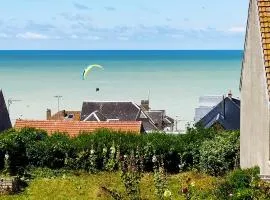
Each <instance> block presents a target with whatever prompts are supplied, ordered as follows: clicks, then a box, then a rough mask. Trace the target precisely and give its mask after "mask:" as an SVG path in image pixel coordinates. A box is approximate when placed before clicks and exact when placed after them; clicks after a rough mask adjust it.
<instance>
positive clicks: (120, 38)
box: [117, 36, 129, 41]
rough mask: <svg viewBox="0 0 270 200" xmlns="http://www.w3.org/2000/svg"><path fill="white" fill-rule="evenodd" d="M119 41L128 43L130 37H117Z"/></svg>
mask: <svg viewBox="0 0 270 200" xmlns="http://www.w3.org/2000/svg"><path fill="white" fill-rule="evenodd" d="M117 39H118V40H122V41H128V40H129V38H128V37H124V36H120V37H117Z"/></svg>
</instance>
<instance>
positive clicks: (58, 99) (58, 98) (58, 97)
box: [54, 95, 63, 112]
mask: <svg viewBox="0 0 270 200" xmlns="http://www.w3.org/2000/svg"><path fill="white" fill-rule="evenodd" d="M54 97H55V98H57V109H58V112H59V101H60V98H62V97H63V96H60V95H56V96H54Z"/></svg>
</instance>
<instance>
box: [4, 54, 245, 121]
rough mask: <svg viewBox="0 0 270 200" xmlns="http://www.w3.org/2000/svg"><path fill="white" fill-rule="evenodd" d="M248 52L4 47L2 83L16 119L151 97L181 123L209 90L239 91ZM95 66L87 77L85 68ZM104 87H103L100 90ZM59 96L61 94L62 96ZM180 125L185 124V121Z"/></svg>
mask: <svg viewBox="0 0 270 200" xmlns="http://www.w3.org/2000/svg"><path fill="white" fill-rule="evenodd" d="M242 56H243V51H241V50H239V51H238V50H233V51H230V50H224V51H223V50H219V51H214V50H213V51H212V50H211V51H206V50H202V51H200V50H196V51H192V50H189V51H184V50H179V51H175V50H172V51H167V50H160V51H157V50H154V51H152V50H126V51H125V50H115V51H114V50H98V51H73V50H70V51H60V50H59V51H34V50H33V51H21V50H20V51H0V88H1V89H2V90H3V93H4V97H5V99H6V101H8V99H12V104H10V105H9V106H8V107H9V111H10V117H11V120H12V122H13V123H14V121H15V120H16V119H18V118H21V119H45V118H46V110H47V109H48V108H49V109H51V110H52V112H53V113H54V112H57V111H58V105H59V109H60V110H62V109H65V110H81V107H82V103H83V101H133V102H135V103H138V104H140V101H141V100H145V99H149V101H150V107H151V109H154V110H160V109H162V110H166V114H167V115H168V116H170V117H172V118H177V120H179V122H178V123H182V125H183V124H186V123H188V122H190V123H192V121H193V120H194V114H195V108H196V107H198V99H199V97H200V96H204V95H226V94H227V93H228V91H229V90H231V91H232V93H233V96H235V97H238V96H239V80H240V71H241V62H242ZM91 64H99V65H102V66H103V68H104V69H103V70H102V69H99V68H94V69H93V70H92V71H91V72H90V73H89V74H88V76H87V78H86V80H83V79H82V73H83V71H84V69H85V68H86V67H87V66H88V65H91ZM97 88H99V91H97ZM55 96H61V98H59V104H58V98H56V97H55ZM180 126H181V125H180Z"/></svg>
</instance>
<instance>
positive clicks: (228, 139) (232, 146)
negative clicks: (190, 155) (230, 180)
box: [198, 132, 240, 176]
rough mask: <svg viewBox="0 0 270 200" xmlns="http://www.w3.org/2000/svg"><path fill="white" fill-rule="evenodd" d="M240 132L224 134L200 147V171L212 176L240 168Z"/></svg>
mask: <svg viewBox="0 0 270 200" xmlns="http://www.w3.org/2000/svg"><path fill="white" fill-rule="evenodd" d="M239 136H240V135H239V132H223V133H220V134H218V135H217V136H216V137H215V138H214V139H213V140H206V141H204V142H203V144H202V145H201V147H200V151H199V153H198V155H200V161H199V166H200V169H201V170H202V171H204V172H206V173H209V174H210V175H214V176H218V175H223V174H225V173H226V172H227V171H229V170H232V169H234V168H237V167H238V164H237V163H239V162H238V159H239V150H240V142H239Z"/></svg>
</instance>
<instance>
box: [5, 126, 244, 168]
mask: <svg viewBox="0 0 270 200" xmlns="http://www.w3.org/2000/svg"><path fill="white" fill-rule="evenodd" d="M231 135H233V136H231ZM219 137H221V138H223V139H224V140H225V141H226V140H228V142H229V143H231V142H233V143H234V144H232V145H235V147H236V148H234V149H233V152H231V155H230V156H229V157H228V156H225V157H224V159H225V161H226V162H229V167H226V170H227V169H228V170H229V169H230V168H232V167H233V165H234V163H233V162H234V160H235V158H237V151H238V147H237V146H238V140H239V132H230V133H226V134H224V133H219V132H217V131H216V130H214V129H202V128H189V129H188V131H187V134H182V135H173V134H161V133H152V134H143V135H134V134H131V133H130V134H122V133H120V132H111V131H109V130H98V131H96V132H95V133H91V134H87V133H82V134H81V135H79V136H78V137H76V138H70V137H69V136H67V135H65V134H62V133H55V134H53V135H51V136H48V134H47V133H46V132H45V131H43V130H37V129H32V128H25V129H22V130H20V131H18V130H14V129H11V130H9V131H6V132H4V133H1V134H0V169H4V168H5V170H9V171H10V173H17V172H18V171H20V169H24V168H26V167H48V168H52V169H61V168H68V169H74V170H78V169H81V170H87V171H91V172H92V171H96V170H117V168H118V163H119V160H120V159H121V157H123V156H124V155H130V154H133V155H134V156H135V157H136V158H138V162H139V160H140V162H142V163H143V165H144V170H145V171H151V170H153V168H152V167H153V166H152V158H153V156H154V155H155V156H156V157H157V158H158V159H159V160H160V159H163V161H164V165H165V169H166V170H167V171H168V172H171V173H177V172H179V170H182V171H184V170H189V169H194V168H196V169H202V170H205V171H206V172H209V170H208V167H207V166H208V163H207V162H208V159H207V157H208V155H209V156H213V152H211V148H216V147H218V148H225V150H224V151H226V149H228V148H231V147H230V146H228V145H227V143H226V142H223V140H219V139H218V138H219ZM231 137H233V138H234V140H231ZM209 141H211V142H212V143H211V142H210V144H208V143H207V142H209ZM208 147H209V148H210V149H209V148H208ZM228 151H231V149H230V150H228ZM5 155H9V158H8V161H9V166H8V167H7V166H4V165H5V164H4V163H5ZM142 163H140V164H142ZM6 168H8V169H6ZM210 172H211V171H210Z"/></svg>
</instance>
